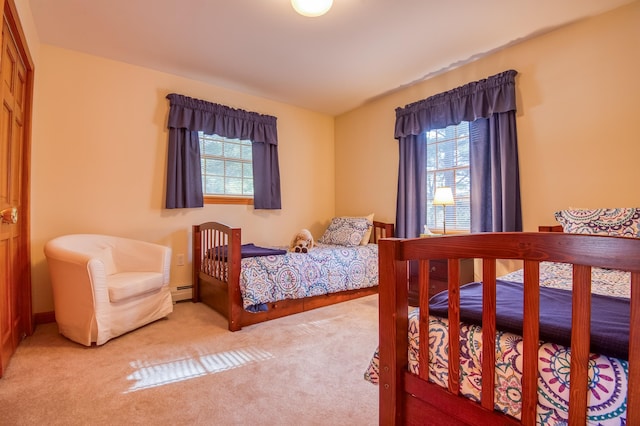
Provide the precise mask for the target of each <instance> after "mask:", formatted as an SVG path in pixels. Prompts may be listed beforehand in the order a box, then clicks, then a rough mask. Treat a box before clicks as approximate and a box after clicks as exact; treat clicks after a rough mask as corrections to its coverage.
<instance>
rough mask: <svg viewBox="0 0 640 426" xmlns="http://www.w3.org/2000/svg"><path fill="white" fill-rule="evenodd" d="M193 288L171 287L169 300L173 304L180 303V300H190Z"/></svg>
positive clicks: (183, 286)
mask: <svg viewBox="0 0 640 426" xmlns="http://www.w3.org/2000/svg"><path fill="white" fill-rule="evenodd" d="M192 288H193V286H192V285H191V284H186V285H181V286H178V287H171V299H172V300H173V303H176V302H180V301H182V300H188V299H191V297H192V294H191V290H192Z"/></svg>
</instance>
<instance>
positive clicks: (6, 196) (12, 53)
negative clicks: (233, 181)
mask: <svg viewBox="0 0 640 426" xmlns="http://www.w3.org/2000/svg"><path fill="white" fill-rule="evenodd" d="M3 11H4V14H3V21H2V24H3V25H2V53H1V55H0V100H1V102H2V103H1V106H2V109H1V110H0V377H2V375H3V373H4V371H5V370H6V367H7V365H8V363H9V359H10V357H11V355H13V353H14V352H15V350H16V347H17V346H18V343H19V342H20V340H21V339H22V338H23V337H24V336H25V335H27V334H31V332H32V321H31V278H30V277H31V268H30V260H29V246H30V244H29V224H28V221H29V206H28V204H29V197H28V181H29V179H28V176H29V174H28V169H29V143H28V137H27V135H28V134H29V133H28V130H27V127H26V126H25V122H26V119H25V118H26V117H28V116H29V111H30V103H31V92H30V90H29V88H30V87H31V85H30V78H31V76H30V75H28V69H27V67H26V66H25V60H24V56H25V50H24V45H23V44H22V43H16V38H15V37H14V34H15V32H16V30H19V25H18V26H17V27H16V21H15V19H17V14H16V13H15V7H14V5H13V2H11V1H9V2H3ZM20 35H22V34H21V32H20ZM19 40H21V39H19ZM19 47H23V48H22V49H20V48H19ZM26 56H27V58H28V53H26ZM27 102H28V104H27Z"/></svg>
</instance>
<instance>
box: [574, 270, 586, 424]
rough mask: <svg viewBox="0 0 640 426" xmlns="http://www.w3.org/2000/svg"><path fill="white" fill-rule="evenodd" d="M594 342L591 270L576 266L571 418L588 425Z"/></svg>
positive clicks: (577, 422)
mask: <svg viewBox="0 0 640 426" xmlns="http://www.w3.org/2000/svg"><path fill="white" fill-rule="evenodd" d="M590 341H591V267H589V266H584V265H573V300H572V313H571V373H570V379H569V380H570V381H571V386H570V388H569V418H570V419H571V420H572V422H574V423H573V424H576V425H577V424H586V421H587V390H588V382H589V345H590Z"/></svg>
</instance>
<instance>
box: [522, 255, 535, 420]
mask: <svg viewBox="0 0 640 426" xmlns="http://www.w3.org/2000/svg"><path fill="white" fill-rule="evenodd" d="M523 312H524V323H523V326H522V328H523V334H522V337H523V342H522V346H523V349H522V350H523V354H522V357H523V359H522V364H523V365H522V370H523V374H522V413H521V417H520V420H521V421H522V424H524V425H534V424H535V423H536V406H537V401H538V342H539V341H540V338H539V336H540V262H538V261H535V260H526V261H525V262H524V306H523Z"/></svg>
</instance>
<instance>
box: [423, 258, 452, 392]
mask: <svg viewBox="0 0 640 426" xmlns="http://www.w3.org/2000/svg"><path fill="white" fill-rule="evenodd" d="M448 269H449V273H448V276H449V283H448V284H449V290H448V291H449V363H448V364H449V365H448V368H449V392H451V393H452V394H454V395H458V393H459V392H460V291H459V287H460V285H459V284H458V283H459V276H460V271H459V265H455V264H454V263H453V261H451V260H449V262H448ZM428 341H429V340H427V342H428Z"/></svg>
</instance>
